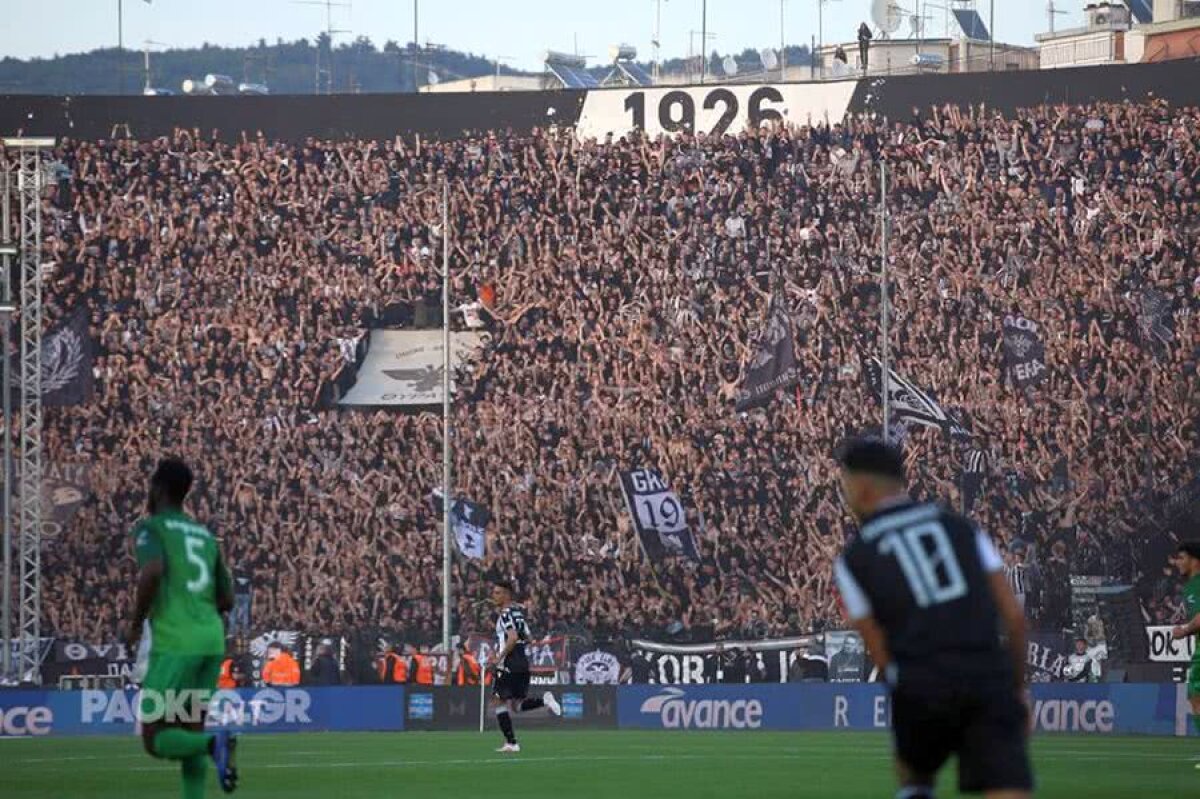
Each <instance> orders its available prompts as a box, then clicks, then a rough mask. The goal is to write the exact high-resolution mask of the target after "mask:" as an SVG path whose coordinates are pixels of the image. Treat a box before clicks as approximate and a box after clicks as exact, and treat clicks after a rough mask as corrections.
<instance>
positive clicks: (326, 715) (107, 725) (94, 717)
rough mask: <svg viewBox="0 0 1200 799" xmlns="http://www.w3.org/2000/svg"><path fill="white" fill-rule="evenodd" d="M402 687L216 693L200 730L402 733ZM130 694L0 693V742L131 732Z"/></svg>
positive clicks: (133, 703) (133, 698)
mask: <svg viewBox="0 0 1200 799" xmlns="http://www.w3.org/2000/svg"><path fill="white" fill-rule="evenodd" d="M404 690H405V689H404V688H403V687H393V686H357V687H354V688H341V687H338V688H288V689H273V688H264V689H260V690H254V689H238V690H236V691H218V692H216V693H215V694H214V695H213V697H212V701H211V702H210V704H209V716H208V726H209V727H210V728H218V727H223V728H225V729H229V730H234V731H237V732H318V731H359V730H361V731H366V730H390V731H399V730H403V729H404ZM137 707H138V694H137V692H136V691H54V690H43V691H21V690H17V691H0V737H9V736H44V735H132V734H133V733H134V716H135V713H136V711H137Z"/></svg>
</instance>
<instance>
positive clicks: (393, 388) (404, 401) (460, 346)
mask: <svg viewBox="0 0 1200 799" xmlns="http://www.w3.org/2000/svg"><path fill="white" fill-rule="evenodd" d="M486 338H487V336H486V334H484V333H453V334H452V337H451V356H452V365H453V368H454V369H455V370H457V369H459V368H461V367H462V366H463V365H464V364H466V363H468V362H469V361H470V360H472V359H473V358H474V357H475V356H476V355H477V354H478V352H479V350H480V349H482V347H483V345H484V342H485V341H486ZM442 367H443V342H442V331H440V330H372V331H371V341H370V344H369V345H368V348H367V357H366V358H364V359H363V362H362V365H361V366H359V368H358V374H357V379H356V380H355V383H354V387H353V388H351V389H350V390H349V391H347V392H346V395H345V396H344V397H342V399H340V400H339V401H338V404H340V405H365V406H375V405H437V404H441V402H442V371H443V368H442ZM451 380H453V375H452V376H451Z"/></svg>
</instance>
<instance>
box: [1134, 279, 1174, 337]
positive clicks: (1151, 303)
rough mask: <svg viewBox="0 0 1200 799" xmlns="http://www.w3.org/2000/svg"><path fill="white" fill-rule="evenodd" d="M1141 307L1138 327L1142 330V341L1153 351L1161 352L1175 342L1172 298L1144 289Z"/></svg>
mask: <svg viewBox="0 0 1200 799" xmlns="http://www.w3.org/2000/svg"><path fill="white" fill-rule="evenodd" d="M1141 306H1142V307H1141V313H1139V314H1138V326H1139V327H1140V328H1141V329H1142V339H1143V340H1144V341H1145V342H1146V343H1147V345H1148V346H1149V347H1150V349H1151V350H1152V351H1154V352H1161V351H1162V350H1164V349H1166V346H1167V345H1168V344H1170V343H1171V342H1172V341H1174V340H1175V331H1173V330H1172V329H1171V322H1172V318H1171V298H1170V297H1168V296H1167V295H1166V294H1163V293H1162V292H1161V291H1159V290H1158V289H1153V288H1148V289H1142V294H1141Z"/></svg>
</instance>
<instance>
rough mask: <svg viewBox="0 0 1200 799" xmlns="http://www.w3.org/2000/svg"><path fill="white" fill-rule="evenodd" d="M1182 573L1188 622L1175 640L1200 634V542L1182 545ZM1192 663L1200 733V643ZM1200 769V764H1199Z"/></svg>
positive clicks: (1190, 675) (1194, 716) (1193, 697)
mask: <svg viewBox="0 0 1200 799" xmlns="http://www.w3.org/2000/svg"><path fill="white" fill-rule="evenodd" d="M1177 564H1178V566H1179V570H1180V571H1181V572H1183V576H1184V577H1186V578H1187V582H1186V583H1184V586H1183V602H1184V606H1185V607H1186V608H1187V615H1188V620H1187V622H1186V623H1185V624H1181V625H1179V626H1178V627H1176V628H1175V629H1174V630H1172V631H1171V637H1172V638H1174V639H1175V640H1180V639H1183V638H1187V637H1188V636H1189V635H1198V634H1200V541H1187V542H1185V543H1182V544H1180V545H1179V559H1178V560H1177ZM1193 644H1194V646H1195V649H1194V651H1193V653H1192V663H1191V666H1190V668H1188V688H1187V691H1188V702H1189V703H1190V704H1191V706H1192V723H1193V724H1195V725H1196V731H1197V732H1200V640H1197V641H1195V642H1193ZM1196 768H1198V769H1200V763H1197V764H1196Z"/></svg>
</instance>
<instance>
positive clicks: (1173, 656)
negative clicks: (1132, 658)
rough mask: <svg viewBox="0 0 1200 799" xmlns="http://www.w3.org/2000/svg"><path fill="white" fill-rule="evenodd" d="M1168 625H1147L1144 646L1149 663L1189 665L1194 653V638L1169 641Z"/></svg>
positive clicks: (1169, 627) (1169, 630)
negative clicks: (1147, 653)
mask: <svg viewBox="0 0 1200 799" xmlns="http://www.w3.org/2000/svg"><path fill="white" fill-rule="evenodd" d="M1173 629H1174V628H1173V627H1171V626H1170V625H1148V626H1147V627H1146V645H1147V647H1148V648H1149V655H1150V662H1151V663H1189V662H1191V660H1192V655H1194V654H1195V653H1196V636H1194V635H1189V636H1188V637H1187V638H1183V639H1181V640H1178V641H1175V640H1172V639H1171V630H1173Z"/></svg>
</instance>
